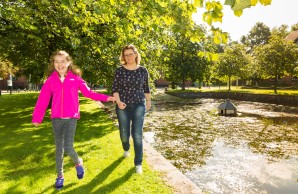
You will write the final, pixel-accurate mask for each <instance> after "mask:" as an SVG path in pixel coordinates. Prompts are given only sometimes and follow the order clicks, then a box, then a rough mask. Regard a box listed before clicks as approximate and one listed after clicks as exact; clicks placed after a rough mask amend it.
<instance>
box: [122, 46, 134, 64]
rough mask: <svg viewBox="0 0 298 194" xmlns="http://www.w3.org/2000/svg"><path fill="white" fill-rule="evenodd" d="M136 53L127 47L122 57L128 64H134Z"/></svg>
mask: <svg viewBox="0 0 298 194" xmlns="http://www.w3.org/2000/svg"><path fill="white" fill-rule="evenodd" d="M136 57H137V55H136V53H135V52H134V51H133V50H132V49H127V50H125V51H124V58H125V61H126V63H127V64H128V65H134V64H136Z"/></svg>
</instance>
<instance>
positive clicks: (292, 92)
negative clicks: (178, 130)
mask: <svg viewBox="0 0 298 194" xmlns="http://www.w3.org/2000/svg"><path fill="white" fill-rule="evenodd" d="M169 91H171V92H172V91H173V92H228V87H226V86H224V87H220V88H219V87H210V88H209V87H202V88H201V89H199V88H198V87H189V88H188V87H186V89H185V90H184V91H183V90H181V88H180V87H179V88H178V89H175V90H171V89H169ZM230 92H241V93H251V94H272V95H274V90H273V89H256V88H254V89H242V88H241V87H240V86H239V87H235V86H232V87H231V91H230ZM277 94H278V95H298V90H297V89H296V90H295V89H283V88H278V89H277Z"/></svg>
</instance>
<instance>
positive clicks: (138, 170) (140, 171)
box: [136, 165, 143, 174]
mask: <svg viewBox="0 0 298 194" xmlns="http://www.w3.org/2000/svg"><path fill="white" fill-rule="evenodd" d="M136 173H137V174H142V173H143V168H142V165H137V166H136Z"/></svg>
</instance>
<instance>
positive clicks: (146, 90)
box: [143, 68, 150, 93]
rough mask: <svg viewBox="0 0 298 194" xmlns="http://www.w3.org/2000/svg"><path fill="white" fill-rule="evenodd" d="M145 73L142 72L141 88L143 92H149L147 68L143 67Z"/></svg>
mask: <svg viewBox="0 0 298 194" xmlns="http://www.w3.org/2000/svg"><path fill="white" fill-rule="evenodd" d="M144 70H145V73H144V85H143V90H144V93H150V87H149V74H148V71H147V69H146V68H145V69H144Z"/></svg>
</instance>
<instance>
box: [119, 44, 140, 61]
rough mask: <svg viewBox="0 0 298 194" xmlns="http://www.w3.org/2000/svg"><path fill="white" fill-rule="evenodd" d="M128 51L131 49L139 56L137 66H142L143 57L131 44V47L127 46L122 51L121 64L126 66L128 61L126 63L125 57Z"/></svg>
mask: <svg viewBox="0 0 298 194" xmlns="http://www.w3.org/2000/svg"><path fill="white" fill-rule="evenodd" d="M128 49H131V50H133V52H134V53H135V54H136V55H137V57H136V64H137V65H140V62H141V55H140V53H139V52H138V49H137V48H136V47H135V46H134V45H132V44H129V45H126V46H124V47H123V48H122V51H121V54H120V57H119V60H120V63H121V64H122V65H126V61H125V56H124V51H126V50H128Z"/></svg>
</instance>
